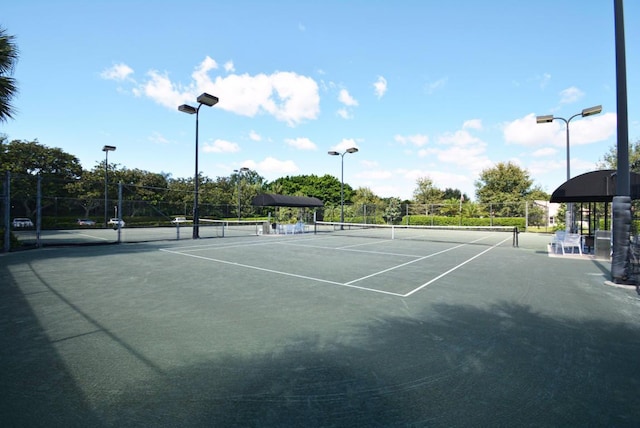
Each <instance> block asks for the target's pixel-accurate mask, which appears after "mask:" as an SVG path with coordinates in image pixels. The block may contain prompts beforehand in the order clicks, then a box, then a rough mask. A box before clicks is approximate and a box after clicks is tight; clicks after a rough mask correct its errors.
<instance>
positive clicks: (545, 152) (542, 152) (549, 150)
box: [531, 147, 558, 158]
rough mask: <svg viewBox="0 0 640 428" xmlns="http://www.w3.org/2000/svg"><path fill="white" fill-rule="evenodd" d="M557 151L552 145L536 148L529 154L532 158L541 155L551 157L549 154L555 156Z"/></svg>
mask: <svg viewBox="0 0 640 428" xmlns="http://www.w3.org/2000/svg"><path fill="white" fill-rule="evenodd" d="M557 153H558V150H557V149H554V148H553V147H544V148H542V149H538V150H535V151H534V152H533V153H531V156H533V157H534V158H541V157H547V156H548V157H551V156H555V155H556V154H557Z"/></svg>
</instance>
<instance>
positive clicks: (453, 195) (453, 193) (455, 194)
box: [442, 187, 469, 202]
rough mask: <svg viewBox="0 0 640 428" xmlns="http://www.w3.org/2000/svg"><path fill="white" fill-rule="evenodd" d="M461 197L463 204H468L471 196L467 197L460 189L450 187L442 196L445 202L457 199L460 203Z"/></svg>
mask: <svg viewBox="0 0 640 428" xmlns="http://www.w3.org/2000/svg"><path fill="white" fill-rule="evenodd" d="M460 197H462V202H466V201H468V200H469V196H467V195H466V194H463V193H462V192H461V191H460V189H452V188H450V187H447V188H446V189H444V192H443V195H442V199H444V200H448V199H455V200H456V201H459V200H460Z"/></svg>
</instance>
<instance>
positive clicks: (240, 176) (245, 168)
mask: <svg viewBox="0 0 640 428" xmlns="http://www.w3.org/2000/svg"><path fill="white" fill-rule="evenodd" d="M247 171H249V168H247V167H246V166H243V167H242V168H240V169H234V170H233V172H235V173H237V174H238V221H240V217H241V214H240V213H241V211H240V207H241V205H240V180H241V179H242V174H243V173H245V172H247Z"/></svg>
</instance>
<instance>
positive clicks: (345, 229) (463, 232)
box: [314, 221, 518, 247]
mask: <svg viewBox="0 0 640 428" xmlns="http://www.w3.org/2000/svg"><path fill="white" fill-rule="evenodd" d="M314 233H315V234H327V235H336V236H356V237H361V238H374V239H388V240H391V239H404V240H415V241H436V242H458V243H465V244H481V245H494V244H495V243H497V242H501V241H503V240H504V239H505V238H506V239H509V238H511V240H512V245H513V246H514V247H517V246H518V228H517V227H514V226H418V225H389V224H364V223H341V222H328V221H317V222H316V223H315V226H314Z"/></svg>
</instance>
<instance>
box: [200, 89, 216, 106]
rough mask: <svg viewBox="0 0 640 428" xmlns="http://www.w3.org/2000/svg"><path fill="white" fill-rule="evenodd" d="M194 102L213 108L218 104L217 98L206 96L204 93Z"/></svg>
mask: <svg viewBox="0 0 640 428" xmlns="http://www.w3.org/2000/svg"><path fill="white" fill-rule="evenodd" d="M196 101H197V102H198V103H199V104H204V105H206V106H209V107H211V106H214V105H216V104H218V101H220V100H219V99H218V97H216V96H214V95H211V94H207V93H206V92H203V93H202V94H200V96H199V97H198V98H197V99H196Z"/></svg>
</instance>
